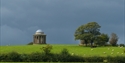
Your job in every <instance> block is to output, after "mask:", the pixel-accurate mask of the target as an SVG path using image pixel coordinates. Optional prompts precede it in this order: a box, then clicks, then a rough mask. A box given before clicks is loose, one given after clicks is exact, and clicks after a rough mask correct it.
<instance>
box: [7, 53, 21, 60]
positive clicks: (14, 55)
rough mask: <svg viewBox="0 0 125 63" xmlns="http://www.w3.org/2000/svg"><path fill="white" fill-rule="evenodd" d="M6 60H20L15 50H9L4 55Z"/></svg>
mask: <svg viewBox="0 0 125 63" xmlns="http://www.w3.org/2000/svg"><path fill="white" fill-rule="evenodd" d="M6 59H7V61H13V62H18V61H20V54H18V53H17V52H10V53H8V54H7V55H6Z"/></svg>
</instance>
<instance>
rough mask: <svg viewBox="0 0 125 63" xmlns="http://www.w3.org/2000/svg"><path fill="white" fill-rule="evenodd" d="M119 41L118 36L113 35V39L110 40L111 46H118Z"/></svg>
mask: <svg viewBox="0 0 125 63" xmlns="http://www.w3.org/2000/svg"><path fill="white" fill-rule="evenodd" d="M117 41H118V36H117V35H116V34H115V33H112V34H111V37H110V40H109V42H110V44H111V45H112V46H116V45H117Z"/></svg>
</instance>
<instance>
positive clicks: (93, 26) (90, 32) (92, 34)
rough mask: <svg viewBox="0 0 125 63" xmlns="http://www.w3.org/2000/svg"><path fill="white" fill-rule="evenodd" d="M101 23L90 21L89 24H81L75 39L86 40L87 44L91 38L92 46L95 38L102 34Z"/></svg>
mask: <svg viewBox="0 0 125 63" xmlns="http://www.w3.org/2000/svg"><path fill="white" fill-rule="evenodd" d="M100 27H101V26H100V25H99V24H98V23H96V22H89V23H87V24H84V25H81V26H80V27H78V28H77V30H76V31H75V34H74V36H75V40H85V44H86V45H87V44H88V40H90V44H91V46H92V44H93V41H94V40H95V38H96V37H97V36H98V35H100V32H99V31H100Z"/></svg>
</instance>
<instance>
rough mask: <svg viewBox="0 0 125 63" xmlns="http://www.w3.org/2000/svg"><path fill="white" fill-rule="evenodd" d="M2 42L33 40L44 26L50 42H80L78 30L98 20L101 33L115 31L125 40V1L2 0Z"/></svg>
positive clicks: (122, 40) (18, 42) (14, 43)
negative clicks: (75, 37) (76, 38)
mask: <svg viewBox="0 0 125 63" xmlns="http://www.w3.org/2000/svg"><path fill="white" fill-rule="evenodd" d="M0 3H1V6H0V7H1V8H0V12H1V13H0V15H1V16H0V17H1V18H0V19H1V22H0V29H1V30H0V31H1V34H0V42H1V44H0V45H8V44H10V45H20V44H27V43H29V42H32V41H33V39H32V38H33V34H34V33H35V32H36V30H37V29H42V31H44V33H45V34H46V35H47V43H49V44H78V43H79V41H75V40H74V32H75V30H76V29H77V28H78V27H79V26H80V25H82V24H86V23H88V22H92V21H95V22H97V23H98V24H99V25H101V29H100V32H101V33H106V34H109V36H110V35H111V33H112V32H114V33H116V34H117V35H118V37H119V41H118V43H124V42H125V40H124V38H125V36H124V35H125V34H124V33H125V31H124V29H125V26H124V25H125V24H124V23H125V22H124V21H125V20H124V17H125V16H124V11H125V10H124V8H125V7H124V6H125V1H124V0H0Z"/></svg>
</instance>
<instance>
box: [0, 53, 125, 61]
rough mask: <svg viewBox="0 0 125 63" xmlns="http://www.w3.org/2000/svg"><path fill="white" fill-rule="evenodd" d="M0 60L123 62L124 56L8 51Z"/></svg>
mask: <svg viewBox="0 0 125 63" xmlns="http://www.w3.org/2000/svg"><path fill="white" fill-rule="evenodd" d="M0 62H115V63H125V56H116V57H111V56H107V57H99V56H93V57H81V56H77V55H70V54H69V53H68V52H67V51H62V52H61V53H59V54H53V53H49V54H45V53H40V52H35V53H31V54H19V53H17V52H10V53H8V54H0Z"/></svg>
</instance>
